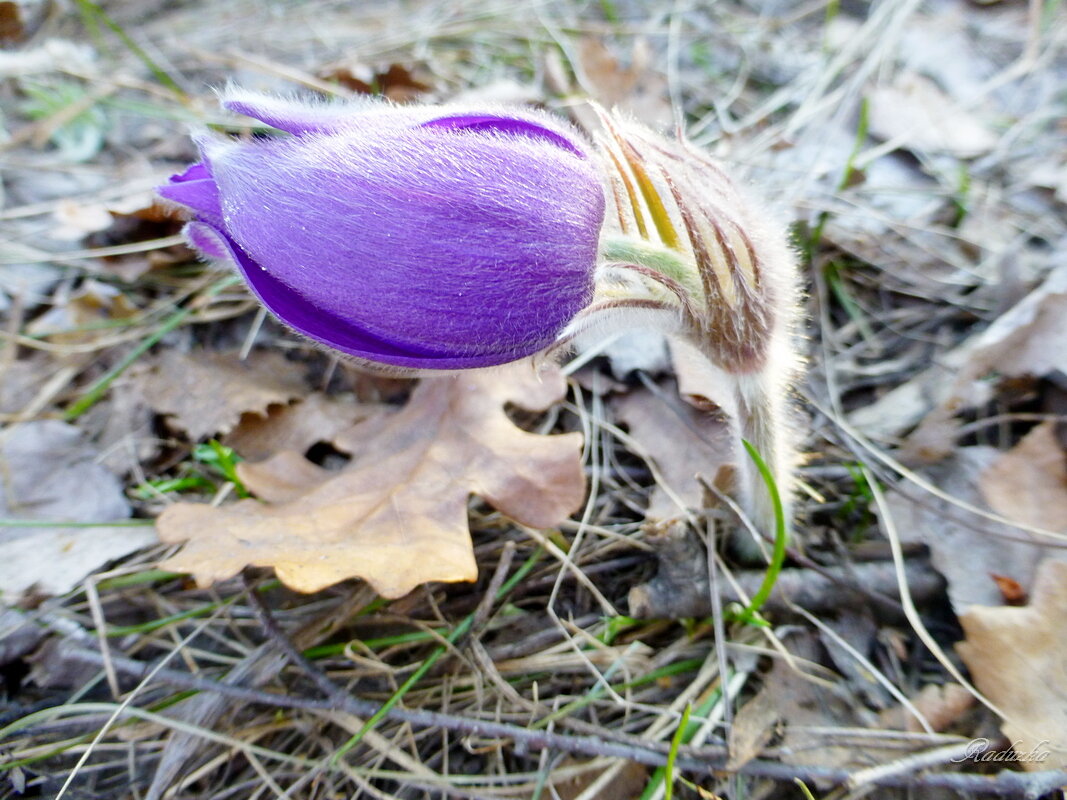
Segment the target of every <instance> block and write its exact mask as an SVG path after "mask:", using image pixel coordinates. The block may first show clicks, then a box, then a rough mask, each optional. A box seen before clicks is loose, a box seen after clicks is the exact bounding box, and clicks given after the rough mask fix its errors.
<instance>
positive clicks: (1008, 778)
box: [64, 643, 1067, 800]
mask: <svg viewBox="0 0 1067 800" xmlns="http://www.w3.org/2000/svg"><path fill="white" fill-rule="evenodd" d="M64 655H66V656H67V657H68V658H70V659H71V660H73V661H79V662H81V663H85V664H92V665H94V666H97V667H101V666H103V663H104V659H103V657H102V656H101V655H100V654H99V653H97V652H94V651H91V650H85V649H83V648H82V647H80V646H78V645H76V644H74V643H66V644H65V645H64ZM112 664H113V665H114V667H115V669H116V670H118V671H119V672H122V673H124V674H127V675H130V676H132V677H134V678H144V677H145V676H147V675H148V674H150V673H153V672H154V674H153V675H152V677H153V678H154V679H156V680H161V681H166V682H167V683H170V684H172V685H174V686H177V687H182V688H187V689H196V690H198V691H204V692H217V693H220V694H223V695H227V696H230V697H232V698H234V699H236V700H241V701H244V702H251V703H261V704H264V705H267V706H272V707H280V708H293V709H303V710H324V709H328V710H337V709H336V706H335V702H334V700H333V699H325V700H316V699H308V698H299V697H292V696H289V695H285V694H276V693H272V692H264V691H257V690H255V689H247V688H244V687H241V686H230V685H225V684H220V683H216V682H215V681H211V680H208V679H205V678H198V677H196V676H194V675H189V674H188V673H184V672H179V671H176V670H169V669H156V670H154V671H153V669H152V667H151V665H150V664H145V663H142V662H139V661H135V660H133V659H129V658H125V657H122V656H112ZM378 709H379V705H378V704H377V703H374V702H371V701H369V700H360V699H358V698H355V697H350V696H347V695H345V696H344V698H343V706H342V709H341V710H343V711H348V712H350V713H352V714H357V715H370V714H373V713H375V712H376V711H378ZM386 716H387V717H389V718H391V719H394V720H397V721H400V722H407V723H410V724H412V725H414V726H417V727H421V728H430V729H445V730H451V731H456V732H458V733H462V734H464V735H469V736H480V737H486V738H496V739H510V740H511V741H512V742H514V744H515V746H516V748H517V749H521V750H524V751H531V750H543V749H553V750H560V751H563V752H567V753H571V754H575V755H586V756H594V757H596V756H600V757H605V758H625V759H630V760H631V761H636V762H638V763H640V764H646V765H648V766H654V767H659V766H665V765H666V763H667V756H668V750H669V747H668V745H667V744H666V743H663V742H652V741H643V740H639V739H638V740H635V741H634V742H632V743H630V742H626V743H623V742H618V741H605V740H604V739H603V738H597V737H594V736H573V735H568V734H561V733H549V732H547V731H543V730H538V729H534V728H528V727H520V726H518V725H511V724H508V723H503V722H493V721H490V720H481V719H472V718H469V717H459V716H455V715H452V714H442V713H440V712H435V711H423V710H411V709H404V708H396V707H394V708H391V709H389V711H388V712H387V713H386ZM725 763H726V749H725V748H724V747H722V746H712V747H699V748H693V747H686V746H683V747H680V748H678V757H677V759H676V760H675V767H676V768H678V769H681V770H685V771H687V772H691V773H694V774H698V775H707V774H717V773H722V772H724V769H723V767H724V765H725ZM737 772H738V773H740V774H742V775H750V776H753V777H761V778H770V779H772V780H779V781H792V780H793V779H794V778H800V779H801V780H803V781H805V782H828V783H832V784H835V785H847V784H848V783H849V782H850V780H851V779H852V776H853V775H854V774H855V773H853V772H852V771H850V770H847V769H841V768H838V767H814V766H803V765H792V764H782V763H779V762H775V761H764V760H753V761H750V762H748V763H747V764H745V765H744V766H743V767H741V768H740V769H738V770H737ZM869 785H875V786H888V787H905V788H912V789H934V788H941V789H949V790H951V791H955V792H959V793H967V792H969V793H972V794H979V795H992V796H996V797H1005V798H1026V799H1027V800H1030V799H1031V798H1032V799H1033V800H1036V799H1037V798H1039V797H1041V796H1042V795H1044V794H1047V793H1048V792H1051V791H1053V790H1055V789H1058V788H1061V787H1063V786H1067V772H1063V771H1052V770H1050V771H1045V772H1010V771H1003V772H1000V773H997V774H996V775H976V774H972V773H956V772H942V773H930V774H925V775H924V774H917V773H914V772H912V773H907V774H890V775H885V776H878V777H876V778H875V780H873V781H871V783H870V784H869Z"/></svg>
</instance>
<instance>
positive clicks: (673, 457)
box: [615, 385, 733, 520]
mask: <svg viewBox="0 0 1067 800" xmlns="http://www.w3.org/2000/svg"><path fill="white" fill-rule="evenodd" d="M674 394H675V393H674V387H673V385H666V386H665V387H664V391H663V395H667V396H666V397H665V396H662V395H654V394H652V393H651V392H649V391H647V390H637V391H633V392H630V393H629V394H628V395H626V396H625V397H623V398H622V399H621V400H619V401H618V402H617V404H616V406H615V408H616V412H617V413H618V415H619V418H620V419H621V420H622V421H623V422H625V423H626V424H627V425H628V426H629V428H630V436H631V437H632V438H633V440H634V441H635V442H637V444H638V445H640V446H641V448H642V449H643V450H644V453H642V455H647V456H649V457H651V458H652V459H653V460H654V461H655V465H656V467H657V468H658V471H659V476H660V478H661V479H662V482H657V483H656V486H655V487H654V488H653V489H652V495H651V497H650V498H649V503H648V511H647V512H646V517H647V518H648V519H650V520H665V519H673V518H675V517H678V516H681V515H682V514H684V513H685V511H686V509H695V508H701V507H702V506H703V505H704V502H703V499H704V488H703V487H702V486H701V485H700V482H699V481H698V480H697V476H698V475H700V476H702V477H703V478H704V479H705V480H706V481H708V482H709V483H712V482H714V481H715V478H716V476H717V475H718V473H719V470H720V469H722V468H723V467H724V466H726V465H728V464H731V463H733V447H732V446H731V443H730V429H729V426H728V424H727V423H726V422H725V421H724V420H723V419H721V418H720V417H717V416H713V415H711V414H707V413H704V412H702V411H699V410H698V409H696V408H694V407H693V406H691V405H689V404H688V403H684V402H682V401H681V400H675V401H674V402H672V399H673V396H674Z"/></svg>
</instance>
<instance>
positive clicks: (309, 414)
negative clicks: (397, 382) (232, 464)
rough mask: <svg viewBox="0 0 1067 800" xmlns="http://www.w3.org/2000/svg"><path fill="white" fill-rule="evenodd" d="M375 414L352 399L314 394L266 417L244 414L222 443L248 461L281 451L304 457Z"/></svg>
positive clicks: (374, 409) (279, 407)
mask: <svg viewBox="0 0 1067 800" xmlns="http://www.w3.org/2000/svg"><path fill="white" fill-rule="evenodd" d="M378 410H379V409H378V408H377V407H376V406H373V405H369V404H366V403H357V402H355V401H354V400H352V399H351V398H347V399H335V398H331V397H326V396H325V395H323V394H321V393H319V392H316V393H315V394H312V395H309V396H308V397H306V398H304V399H303V400H300V401H297V402H295V403H292V404H291V405H285V406H282V405H275V406H271V407H270V408H269V409H268V410H267V413H266V415H263V414H255V413H248V414H244V415H243V416H242V417H241V421H240V423H238V425H237V427H236V428H234V429H233V430H232V431H231V432H230V433H229V434H227V436H226V437H225V438H224V439H223V443H224V444H225V445H227V446H228V447H232V448H233V449H234V450H235V451H237V452H238V453H239V454H240V455H241V456H242V457H243V458H246V459H248V460H250V461H261V460H263V459H265V458H269V457H270V456H272V455H274V454H275V453H278V452H281V451H282V450H295V451H296V452H298V453H303V452H304V451H306V450H307V449H308V448H309V447H311V446H312V445H313V444H316V443H318V442H332V441H333V440H334V437H336V436H337V435H338V434H340V433H341V432H342V431H344V430H347V429H348V428H350V427H351V426H352V424H353V423H354V422H356V421H357V420H361V419H365V418H366V417H368V416H370V415H371V414H372V413H376V412H377V411H378Z"/></svg>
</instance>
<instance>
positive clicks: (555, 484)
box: [157, 362, 585, 597]
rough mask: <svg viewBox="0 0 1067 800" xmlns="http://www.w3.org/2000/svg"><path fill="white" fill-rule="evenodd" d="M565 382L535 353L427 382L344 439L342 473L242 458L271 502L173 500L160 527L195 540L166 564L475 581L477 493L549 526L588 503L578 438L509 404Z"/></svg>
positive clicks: (286, 576) (543, 398) (328, 580)
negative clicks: (536, 424) (470, 510)
mask: <svg viewBox="0 0 1067 800" xmlns="http://www.w3.org/2000/svg"><path fill="white" fill-rule="evenodd" d="M564 389H565V384H564V380H563V377H562V375H561V374H560V373H559V372H558V371H552V372H545V373H541V374H538V373H537V372H535V371H534V369H533V368H532V367H531V365H530V364H529V363H528V362H524V363H521V364H516V365H512V366H509V367H506V368H501V369H496V370H483V371H477V372H468V373H462V374H458V375H451V376H443V377H435V378H430V379H425V380H424V381H423V382H422V383H420V384H419V385H418V386H417V387H416V389H415V391H414V393H413V394H412V396H411V399H410V400H409V401H408V404H407V405H406V406H405V407H404V408H403V409H401V410H399V411H396V412H394V413H392V414H390V415H387V416H384V417H383V416H376V417H372V418H370V419H367V420H364V421H362V422H359V423H357V424H356V425H355V426H353V427H352V428H351V429H350V430H349V431H348V432H347V433H345V434H342V435H340V436H338V437H336V438H335V440H334V441H335V445H336V446H337V447H338V448H339V449H342V450H346V451H348V452H351V453H352V454H353V458H352V461H351V463H350V464H349V465H348V466H347V467H346V468H345V469H343V470H342V471H340V472H336V473H331V472H328V471H326V470H324V469H322V468H320V467H316V466H315V465H313V464H311V463H310V462H308V461H306V460H305V459H303V458H301V457H299V456H298V455H296V454H295V453H291V452H289V453H279V454H278V455H276V456H275V457H274V458H272V459H270V460H269V461H267V462H265V463H262V464H257V465H243V467H242V471H241V477H242V480H245V481H246V482H247V485H248V486H249V488H250V489H252V490H253V491H254V492H257V493H259V494H260V496H261V497H263V498H264V500H266V502H264V503H260V502H257V501H254V500H242V501H240V502H238V503H234V504H232V505H228V506H222V507H220V508H213V507H210V506H207V505H200V504H191V503H180V504H177V505H174V506H171V507H170V508H168V509H167V510H165V511H164V512H163V514H162V515H161V516H160V518H159V520H158V522H157V527H158V529H159V533H160V537H161V538H162V539H163V540H164V541H167V542H181V541H186V542H187V544H186V546H185V547H184V548H183V549H182V551H181V552H180V553H179V554H178V555H176V556H175V557H173V558H171V559H169V560H168V561H166V562H164V564H163V565H162V566H163V568H165V569H171V570H177V571H182V572H189V573H192V574H193V575H194V576H195V577H196V579H197V580H198V581H199V582H200V583H203V584H206V583H210V582H212V581H215V580H222V579H224V578H228V577H230V576H232V575H234V574H236V573H237V572H238V571H239V570H240V569H241V568H242V567H244V566H246V565H255V566H270V567H273V568H274V569H275V570H276V572H277V573H278V577H279V578H280V579H281V580H282V581H283V582H284V583H285V584H286V585H288V586H290V587H291V588H293V589H296V590H298V591H303V592H314V591H318V590H319V589H322V588H325V587H326V586H329V585H331V584H333V583H337V582H338V581H342V580H345V579H346V578H353V577H360V578H363V579H365V580H366V581H368V582H369V583H370V584H371V585H372V586H373V587H374V588H375V589H376V590H377V591H378V592H379V593H380V594H381V595H382V596H384V597H400V596H402V595H404V594H406V593H408V592H410V591H411V590H412V589H413V588H415V586H417V585H418V584H420V583H425V582H427V581H465V580H466V581H469V580H474V579H475V578H476V577H477V565H476V564H475V561H474V553H473V549H472V547H471V540H470V533H469V530H468V527H467V500H468V498H469V496H470V495H471V494H477V495H479V496H481V497H483V498H484V499H485V500H487V501H488V502H489V503H490V504H491V505H493V506H494V507H495V508H497V509H498V510H500V511H501V512H503V513H504V514H506V515H508V516H509V517H511V518H512V519H515V520H516V521H518V522H520V523H522V524H525V525H530V526H533V527H538V528H545V527H550V526H552V525H556V524H558V523H559V522H560V521H562V520H563V519H564V518H566V517H567V516H568V515H569V514H571V513H573V512H574V511H575V510H577V509H578V507H579V506H580V505H581V502H582V498H583V496H584V494H585V479H584V476H583V472H582V467H581V462H580V451H581V437H580V435H579V434H576V433H568V434H563V435H560V436H538V435H536V434H532V433H527V432H525V431H523V430H521V429H519V428H517V427H516V426H515V425H514V424H513V423H512V422H511V420H509V419H508V416H507V414H506V413H505V412H504V406H505V404H506V403H509V402H513V403H515V404H517V405H521V406H522V407H524V408H528V409H531V410H540V409H543V408H546V407H548V406H549V405H551V404H552V403H553V402H555V401H556V400H558V399H559V398H561V397H562V396H563V393H564Z"/></svg>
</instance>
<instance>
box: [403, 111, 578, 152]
mask: <svg viewBox="0 0 1067 800" xmlns="http://www.w3.org/2000/svg"><path fill="white" fill-rule="evenodd" d="M423 127H426V128H447V129H449V130H463V131H471V132H477V133H485V132H486V131H497V132H500V133H504V134H508V135H511V136H526V137H528V138H531V139H544V140H546V141H549V142H552V143H553V144H555V145H556V146H557V147H562V148H563V149H564V150H569V151H570V152H572V153H574V154H575V155H576V156H579V157H580V158H585V157H586V155H585V152H584V151H583V150H582V149H581V148H579V147H578V146H577V145H576V144H575V143H574V139H573V138H571V137H568V136H566V135H564V134H563V133H561V132H560V131H559V130H554V129H553V128H552V127H549V126H548V125H544V124H542V123H540V122H535V121H534V120H532V119H525V118H520V117H516V116H504V115H494V114H461V115H458V116H453V117H438V118H436V119H432V120H430V121H429V122H424V123H423Z"/></svg>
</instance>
